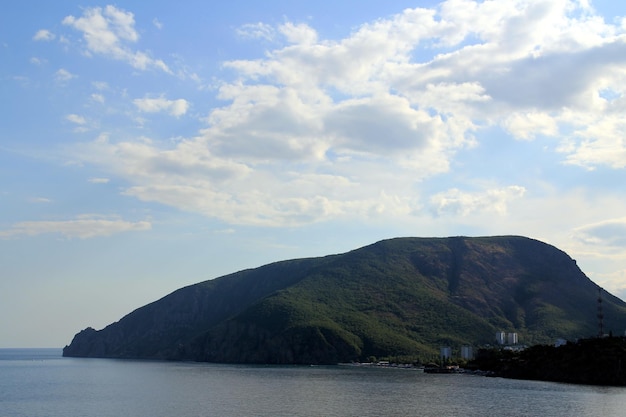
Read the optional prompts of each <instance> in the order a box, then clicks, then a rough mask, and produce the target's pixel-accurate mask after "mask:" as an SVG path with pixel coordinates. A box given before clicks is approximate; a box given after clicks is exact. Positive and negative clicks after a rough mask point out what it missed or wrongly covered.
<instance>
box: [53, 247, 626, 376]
mask: <svg viewBox="0 0 626 417" xmlns="http://www.w3.org/2000/svg"><path fill="white" fill-rule="evenodd" d="M597 289H598V286H597V285H596V284H595V283H593V282H592V281H591V280H590V279H589V278H587V277H586V276H585V274H584V273H583V272H582V271H581V270H580V269H579V268H578V266H577V265H576V262H575V261H574V260H573V259H572V258H570V257H569V256H568V255H567V254H566V253H565V252H563V251H561V250H559V249H558V248H555V247H554V246H551V245H549V244H546V243H544V242H541V241H538V240H535V239H530V238H526V237H522V236H492V237H464V236H456V237H448V238H416V237H404V238H392V239H386V240H382V241H379V242H376V243H373V244H370V245H367V246H364V247H362V248H358V249H355V250H352V251H349V252H346V253H343V254H335V255H328V256H324V257H318V258H303V259H294V260H287V261H279V262H274V263H271V264H268V265H264V266H261V267H258V268H253V269H247V270H243V271H239V272H235V273H233V274H229V275H225V276H222V277H219V278H216V279H213V280H208V281H204V282H200V283H198V284H194V285H190V286H187V287H184V288H181V289H179V290H177V291H174V292H173V293H171V294H169V295H167V296H165V297H163V298H161V299H160V300H157V301H155V302H153V303H150V304H148V305H146V306H143V307H141V308H138V309H137V310H135V311H133V312H131V313H130V314H128V315H126V316H125V317H123V318H122V319H120V320H119V321H118V322H115V323H112V324H110V325H109V326H107V327H105V328H104V329H102V330H94V329H92V328H88V329H85V330H83V331H81V332H79V333H78V334H77V335H76V336H75V337H74V339H73V340H72V342H71V344H70V345H68V346H66V347H65V349H64V351H63V354H64V355H65V356H83V357H111V358H150V359H168V360H196V361H210V362H228V363H285V364H287V363H302V364H313V363H337V362H349V361H360V360H366V359H367V358H371V357H377V358H382V357H385V358H396V359H399V360H425V359H428V358H430V357H432V356H434V355H436V354H437V352H438V349H439V347H440V346H442V345H451V346H460V345H473V346H480V345H484V344H488V343H493V342H494V335H495V332H497V331H507V332H516V333H518V335H519V339H520V341H521V342H522V343H525V344H536V343H552V342H553V341H554V340H556V339H557V338H564V339H574V338H579V337H588V336H591V335H594V334H595V333H596V332H597V330H596V328H597V319H596V309H597V304H596V299H597ZM603 308H604V312H605V327H606V328H607V329H611V328H612V329H614V330H615V331H616V332H617V331H620V332H623V329H621V328H619V326H620V325H621V323H624V322H626V304H625V303H624V302H623V301H622V300H620V299H618V298H617V297H614V296H612V295H610V294H608V293H607V294H606V296H605V297H604V300H603Z"/></svg>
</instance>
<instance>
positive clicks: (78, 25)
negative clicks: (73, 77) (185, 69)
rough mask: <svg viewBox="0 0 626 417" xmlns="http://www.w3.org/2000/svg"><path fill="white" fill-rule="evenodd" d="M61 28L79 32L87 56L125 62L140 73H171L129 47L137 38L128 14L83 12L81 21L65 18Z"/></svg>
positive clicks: (108, 8)
mask: <svg viewBox="0 0 626 417" xmlns="http://www.w3.org/2000/svg"><path fill="white" fill-rule="evenodd" d="M63 24H64V25H67V26H71V27H73V28H74V29H76V30H78V31H80V32H82V34H83V38H84V40H85V42H86V48H87V49H86V52H87V53H88V54H98V55H103V56H106V57H109V58H113V59H116V60H121V61H125V62H127V63H128V64H130V65H131V66H132V67H133V68H136V69H140V70H146V69H148V68H155V69H159V70H162V71H164V72H167V73H171V70H170V69H169V68H168V66H167V65H166V64H165V63H164V62H163V61H162V60H160V59H155V58H152V57H150V56H149V55H148V54H147V53H146V52H142V51H135V50H133V49H132V48H131V47H130V45H131V44H133V43H135V42H137V41H138V39H139V34H138V33H137V31H136V30H135V17H134V15H133V14H132V13H131V12H126V11H124V10H122V9H118V8H116V7H115V6H111V5H109V6H106V7H105V8H104V9H102V8H101V7H92V8H86V9H85V10H84V12H83V15H82V16H81V17H78V18H76V17H74V16H67V17H65V19H63Z"/></svg>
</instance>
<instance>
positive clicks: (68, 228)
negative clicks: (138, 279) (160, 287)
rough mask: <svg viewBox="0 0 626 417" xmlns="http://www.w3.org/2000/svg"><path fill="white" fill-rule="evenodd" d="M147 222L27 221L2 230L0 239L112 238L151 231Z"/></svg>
mask: <svg viewBox="0 0 626 417" xmlns="http://www.w3.org/2000/svg"><path fill="white" fill-rule="evenodd" d="M151 227H152V225H151V224H150V222H147V221H139V222H128V221H124V220H120V219H117V218H100V217H98V216H80V217H78V218H76V219H74V220H64V221H27V222H20V223H16V224H14V225H13V226H12V227H11V228H10V229H7V230H0V238H5V239H6V238H13V237H19V236H37V235H41V234H49V233H52V234H60V235H62V236H64V237H66V238H68V239H73V238H79V239H89V238H94V237H102V236H111V235H114V234H117V233H124V232H137V231H145V230H150V229H151Z"/></svg>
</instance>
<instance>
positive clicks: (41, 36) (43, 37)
mask: <svg viewBox="0 0 626 417" xmlns="http://www.w3.org/2000/svg"><path fill="white" fill-rule="evenodd" d="M55 37H56V36H55V35H54V33H52V32H50V31H49V30H47V29H40V30H38V31H37V33H35V35H34V36H33V40H34V41H46V42H48V41H52V40H54V38H55Z"/></svg>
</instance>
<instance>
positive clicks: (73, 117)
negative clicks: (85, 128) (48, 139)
mask: <svg viewBox="0 0 626 417" xmlns="http://www.w3.org/2000/svg"><path fill="white" fill-rule="evenodd" d="M65 119H66V120H67V121H70V122H72V123H75V124H77V125H84V124H85V123H87V120H86V119H85V118H84V117H83V116H79V115H78V114H68V115H67V116H65Z"/></svg>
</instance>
